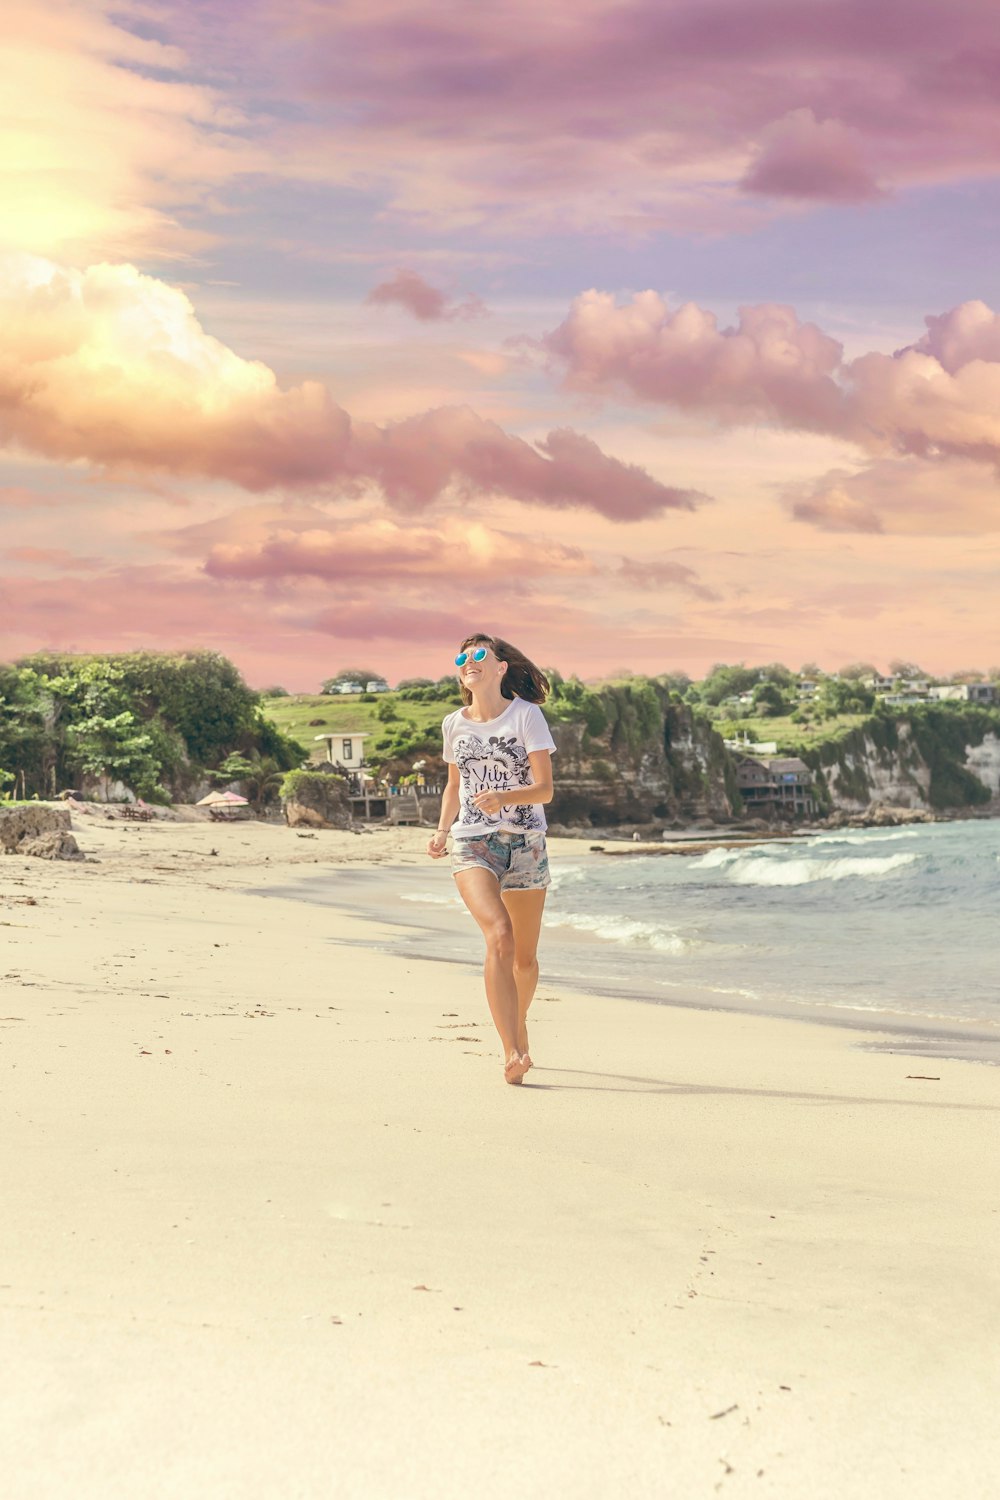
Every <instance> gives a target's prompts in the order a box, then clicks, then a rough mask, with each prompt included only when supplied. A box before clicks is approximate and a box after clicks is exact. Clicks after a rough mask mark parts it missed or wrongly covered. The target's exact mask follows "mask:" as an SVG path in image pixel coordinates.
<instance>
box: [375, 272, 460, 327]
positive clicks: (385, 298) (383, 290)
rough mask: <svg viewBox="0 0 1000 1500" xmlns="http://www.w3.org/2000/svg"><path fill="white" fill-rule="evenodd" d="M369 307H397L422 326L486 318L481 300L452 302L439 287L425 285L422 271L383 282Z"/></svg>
mask: <svg viewBox="0 0 1000 1500" xmlns="http://www.w3.org/2000/svg"><path fill="white" fill-rule="evenodd" d="M365 300H366V301H367V302H370V303H375V304H378V303H382V304H388V303H396V304H397V305H398V306H399V307H402V308H404V309H405V310H406V311H407V312H408V313H412V314H413V316H414V317H415V318H416V319H417V320H418V322H421V323H435V322H455V321H456V320H462V321H467V320H468V319H470V318H481V317H483V316H485V314H486V304H485V303H484V302H482V301H480V299H479V298H478V297H466V298H465V299H464V301H462V302H450V301H449V300H448V298H447V297H446V296H445V294H444V292H442V291H441V290H440V288H439V287H436V286H432V285H431V283H430V282H429V281H425V280H424V278H423V277H422V276H421V275H420V273H419V271H408V270H401V271H397V272H396V274H395V276H393V277H391V278H390V279H389V280H388V281H380V282H379V284H378V286H376V287H373V288H372V290H371V291H370V292H369V293H368V296H367V298H366V299H365Z"/></svg>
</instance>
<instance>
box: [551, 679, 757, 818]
mask: <svg viewBox="0 0 1000 1500" xmlns="http://www.w3.org/2000/svg"><path fill="white" fill-rule="evenodd" d="M546 716H547V717H548V719H549V723H550V726H551V729H552V735H553V738H554V739H555V742H556V748H557V761H556V767H557V769H556V778H555V782H556V785H555V796H554V798H553V801H552V803H551V805H550V807H549V809H548V819H549V822H550V823H557V824H580V823H583V824H587V823H589V824H591V825H593V826H594V827H601V826H609V825H612V824H619V823H650V822H664V823H672V822H674V821H676V820H681V821H685V822H686V821H689V820H693V819H699V818H714V819H719V820H725V819H728V818H730V817H732V815H733V813H734V811H735V810H736V808H737V807H738V803H739V799H738V795H737V793H736V783H735V775H734V770H733V765H732V762H731V759H730V757H729V755H728V754H727V752H726V749H725V746H724V745H723V743H722V740H721V739H720V737H719V735H718V734H716V732H715V730H714V729H712V727H711V725H709V724H708V723H706V722H705V721H704V720H702V719H699V718H696V717H695V716H694V714H693V713H692V711H691V709H690V708H689V707H688V706H687V704H684V703H679V702H677V701H676V700H672V698H671V695H670V693H669V691H668V690H667V689H666V688H663V687H661V686H660V685H659V684H658V683H655V682H647V681H645V680H637V681H636V682H635V683H631V684H629V683H626V684H622V685H618V686H614V687H606V688H602V689H600V690H598V691H596V692H591V693H588V695H587V697H586V702H585V705H583V704H581V705H580V706H577V705H576V704H574V703H573V702H572V700H569V701H567V699H566V698H565V697H564V698H561V699H557V700H556V702H555V703H554V704H553V706H552V709H548V708H547V715H546Z"/></svg>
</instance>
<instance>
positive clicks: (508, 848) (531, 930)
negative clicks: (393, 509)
mask: <svg viewBox="0 0 1000 1500" xmlns="http://www.w3.org/2000/svg"><path fill="white" fill-rule="evenodd" d="M455 665H456V667H457V668H458V681H459V686H460V688H461V692H462V702H463V703H464V705H465V707H464V708H457V709H456V710H455V712H454V713H451V714H448V715H447V717H446V718H445V720H444V723H443V724H442V726H441V727H442V732H443V735H444V758H445V760H446V761H447V762H448V785H447V787H446V788H445V792H444V796H443V797H442V799H441V816H440V818H439V819H438V828H437V832H436V833H435V834H434V835H433V836H432V838H431V839H430V841H429V842H428V845H427V853H428V854H429V855H430V856H431V858H432V859H443V858H444V856H445V854H446V852H447V850H446V844H447V840H448V834H449V832H450V833H451V835H452V855H451V864H452V874H453V875H454V877H455V881H456V883H457V885H458V889H459V892H460V894H461V897H462V900H463V901H464V902H465V904H466V906H467V907H468V908H469V910H470V912H471V913H472V915H473V916H474V917H475V919H476V921H477V922H478V923H479V926H480V928H481V930H482V933H483V937H484V938H485V939H486V961H485V963H484V965H483V977H484V978H485V981H486V998H487V1000H488V1001H489V1007H490V1014H491V1015H492V1017H493V1022H494V1025H495V1026H496V1029H497V1031H498V1032H499V1034H500V1042H501V1045H502V1047H503V1055H504V1077H505V1078H506V1080H507V1082H508V1083H520V1082H521V1080H522V1079H523V1077H524V1075H525V1073H526V1072H527V1071H528V1069H529V1068H530V1067H531V1057H530V1056H529V1053H528V1027H527V1016H528V1007H529V1005H530V1004H531V1001H532V998H533V997H534V993H535V986H536V985H537V983H538V960H537V958H536V956H535V954H536V950H537V947H538V934H539V932H540V930H541V925H542V909H543V907H544V906H545V890H546V887H547V886H548V884H549V879H550V877H549V860H548V855H547V853H546V850H545V827H546V824H545V814H544V812H543V811H542V804H543V803H545V802H550V801H551V800H552V759H551V757H552V752H553V751H554V750H555V748H556V747H555V742H554V740H553V738H552V735H551V734H550V733H549V726H548V724H546V722H545V715H544V714H543V713H542V710H541V709H540V708H539V706H538V705H539V704H540V703H544V702H545V699H546V698H547V696H548V692H549V684H548V680H547V679H546V678H545V677H544V676H543V674H542V673H541V672H540V671H539V670H538V668H537V667H536V666H535V665H534V663H533V662H530V661H529V660H528V658H527V657H526V656H525V655H524V654H523V653H522V652H520V651H518V650H517V648H516V647H515V646H512V645H510V643H509V642H508V641H502V640H500V639H499V637H496V636H489V635H470V636H467V637H466V639H465V640H464V641H463V642H462V649H461V651H460V652H459V653H458V655H457V656H456V657H455Z"/></svg>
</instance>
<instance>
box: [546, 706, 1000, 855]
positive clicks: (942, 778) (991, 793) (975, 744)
mask: <svg viewBox="0 0 1000 1500" xmlns="http://www.w3.org/2000/svg"><path fill="white" fill-rule="evenodd" d="M546 717H547V718H548V720H549V723H550V726H551V728H552V733H553V737H554V738H555V741H556V746H557V752H558V755H557V761H556V776H555V796H554V798H553V801H552V804H551V806H550V808H549V811H548V818H549V822H550V823H553V824H559V825H577V826H579V825H581V824H582V825H584V826H591V827H602V826H605V827H606V826H611V825H615V824H630V823H631V824H643V823H660V824H665V825H669V824H672V823H687V822H693V821H697V820H706V819H709V820H714V821H717V822H725V821H727V820H729V819H731V818H733V817H738V816H740V814H741V812H742V806H741V803H740V798H739V794H738V791H737V788H736V769H735V759H734V757H733V756H732V755H731V754H730V753H729V752H728V751H727V750H726V748H725V746H724V745H723V742H722V740H721V738H720V737H719V735H718V734H717V733H716V732H715V730H714V729H713V728H712V726H711V724H710V723H708V722H707V721H706V720H705V719H703V718H701V717H700V716H698V715H696V714H695V713H694V712H693V711H692V709H691V708H690V707H689V706H688V705H687V704H686V703H683V702H681V701H679V699H678V698H677V697H676V696H675V695H671V693H670V692H669V690H668V689H667V688H665V687H663V686H662V685H661V684H659V683H657V682H651V681H648V680H646V679H642V678H637V679H635V680H634V681H632V682H630V683H624V684H618V685H615V686H609V687H602V688H594V689H585V688H583V686H582V685H577V684H573V683H570V684H562V685H561V687H560V691H559V692H558V693H557V694H555V695H554V696H553V699H552V700H551V702H550V703H548V704H546ZM762 727H763V726H762ZM778 753H779V754H797V755H800V756H801V757H802V759H803V760H805V761H806V763H807V764H808V765H809V767H810V768H811V770H812V772H813V775H814V777H815V785H816V794H817V800H818V802H819V811H820V814H821V815H824V814H829V813H835V812H843V813H868V812H871V811H873V810H874V809H876V808H879V807H898V808H910V809H913V810H923V811H927V812H932V813H933V812H950V811H961V810H965V809H970V808H980V809H982V810H983V811H987V812H989V811H996V812H998V813H1000V709H995V708H994V709H986V708H980V707H977V706H973V705H964V704H947V705H944V704H940V705H931V704H929V705H926V706H921V707H919V708H915V709H914V710H912V711H911V712H909V713H908V714H906V715H905V716H902V715H901V716H895V715H891V714H889V713H886V712H885V711H880V712H876V713H873V714H871V715H870V716H869V718H867V719H866V720H865V721H864V722H863V723H862V724H860V725H859V726H858V727H857V728H852V729H850V730H846V731H845V730H844V729H843V728H841V727H839V726H838V725H837V724H836V723H831V727H830V736H829V738H828V739H827V740H824V741H821V742H820V744H819V745H815V746H813V747H811V748H809V749H802V748H801V747H800V746H798V745H788V746H781V745H780V744H779V752H778Z"/></svg>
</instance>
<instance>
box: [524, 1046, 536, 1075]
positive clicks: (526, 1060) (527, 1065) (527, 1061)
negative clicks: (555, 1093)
mask: <svg viewBox="0 0 1000 1500" xmlns="http://www.w3.org/2000/svg"><path fill="white" fill-rule="evenodd" d="M521 1061H522V1062H523V1063H524V1071H525V1073H527V1071H528V1069H529V1068H533V1067H534V1066H535V1065H534V1063H533V1062H532V1061H531V1058H530V1057H529V1056H528V1049H527V1047H525V1049H524V1051H523V1052H522V1053H521Z"/></svg>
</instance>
